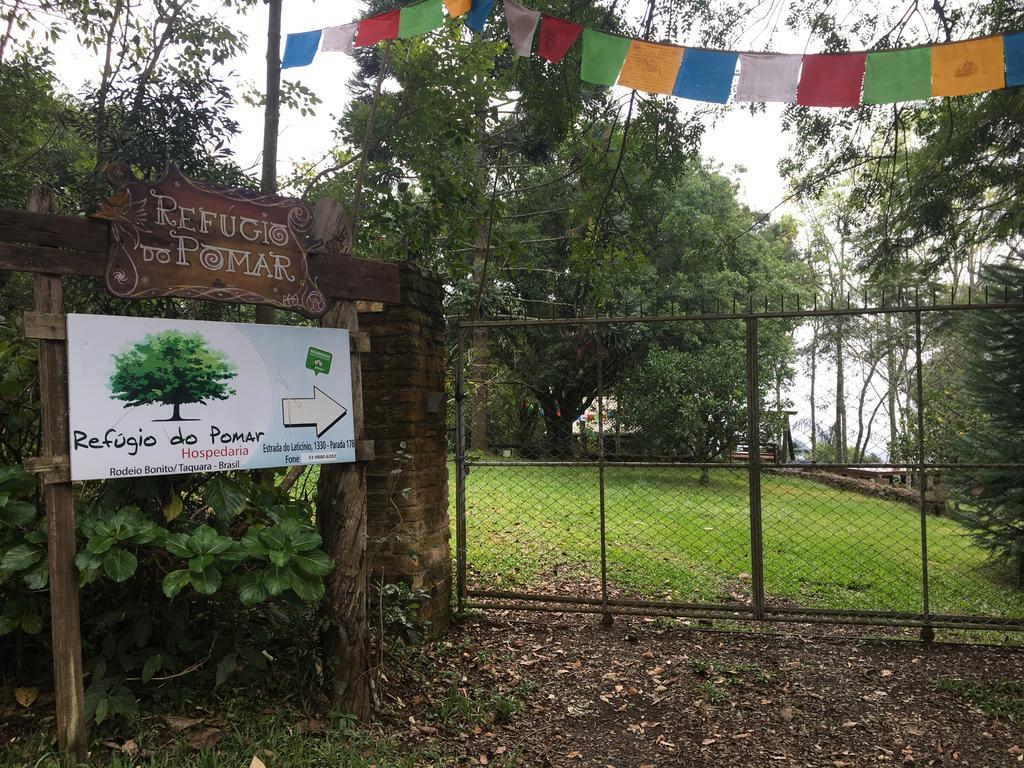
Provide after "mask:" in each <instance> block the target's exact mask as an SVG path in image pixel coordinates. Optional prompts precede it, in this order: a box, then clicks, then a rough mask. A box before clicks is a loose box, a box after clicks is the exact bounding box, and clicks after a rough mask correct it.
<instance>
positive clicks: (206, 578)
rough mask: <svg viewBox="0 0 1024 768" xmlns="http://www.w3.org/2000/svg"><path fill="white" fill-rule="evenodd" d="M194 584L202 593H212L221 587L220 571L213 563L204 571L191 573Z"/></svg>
mask: <svg viewBox="0 0 1024 768" xmlns="http://www.w3.org/2000/svg"><path fill="white" fill-rule="evenodd" d="M190 578H191V580H192V586H193V587H195V590H196V592H198V593H199V594H201V595H212V594H213V593H214V592H216V591H217V589H218V588H219V587H220V571H219V570H217V566H215V565H211V566H209V567H208V568H207V569H206V570H204V571H203V572H202V573H191V574H190Z"/></svg>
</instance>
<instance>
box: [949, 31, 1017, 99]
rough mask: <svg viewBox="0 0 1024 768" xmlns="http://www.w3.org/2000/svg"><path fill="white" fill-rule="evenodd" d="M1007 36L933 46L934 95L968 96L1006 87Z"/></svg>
mask: <svg viewBox="0 0 1024 768" xmlns="http://www.w3.org/2000/svg"><path fill="white" fill-rule="evenodd" d="M1004 77H1005V76H1004V72H1003V38H1002V36H998V37H983V38H981V39H980V40H965V41H963V42H962V43H948V44H946V45H936V46H934V47H933V48H932V96H964V95H966V94H968V93H981V92H982V91H996V90H999V89H1000V88H1002V87H1004V85H1005V79H1004Z"/></svg>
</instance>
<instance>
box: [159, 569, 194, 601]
mask: <svg viewBox="0 0 1024 768" xmlns="http://www.w3.org/2000/svg"><path fill="white" fill-rule="evenodd" d="M190 576H191V574H190V573H189V571H188V569H187V568H182V569H180V570H177V571H171V572H170V573H168V574H167V575H166V576H164V581H163V589H164V594H165V595H167V597H174V596H175V595H176V594H178V593H179V592H181V590H182V587H184V586H185V585H186V584H188V582H189V578H190Z"/></svg>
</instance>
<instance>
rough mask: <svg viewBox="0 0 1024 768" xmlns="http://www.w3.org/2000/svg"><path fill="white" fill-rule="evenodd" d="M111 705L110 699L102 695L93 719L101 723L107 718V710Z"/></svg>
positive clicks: (97, 723)
mask: <svg viewBox="0 0 1024 768" xmlns="http://www.w3.org/2000/svg"><path fill="white" fill-rule="evenodd" d="M109 707H110V699H109V698H107V697H106V696H104V697H102V698H101V699H100V700H99V701H97V702H96V712H95V714H94V715H93V720H95V721H96V725H99V724H100V723H102V722H103V721H104V720H106V719H107V711H108V709H109Z"/></svg>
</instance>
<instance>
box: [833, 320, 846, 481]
mask: <svg viewBox="0 0 1024 768" xmlns="http://www.w3.org/2000/svg"><path fill="white" fill-rule="evenodd" d="M842 328H843V320H842V318H838V319H837V320H836V461H837V462H840V463H842V462H845V461H846V457H847V452H846V382H845V380H844V373H845V372H844V370H843V366H844V363H843V332H842Z"/></svg>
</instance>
